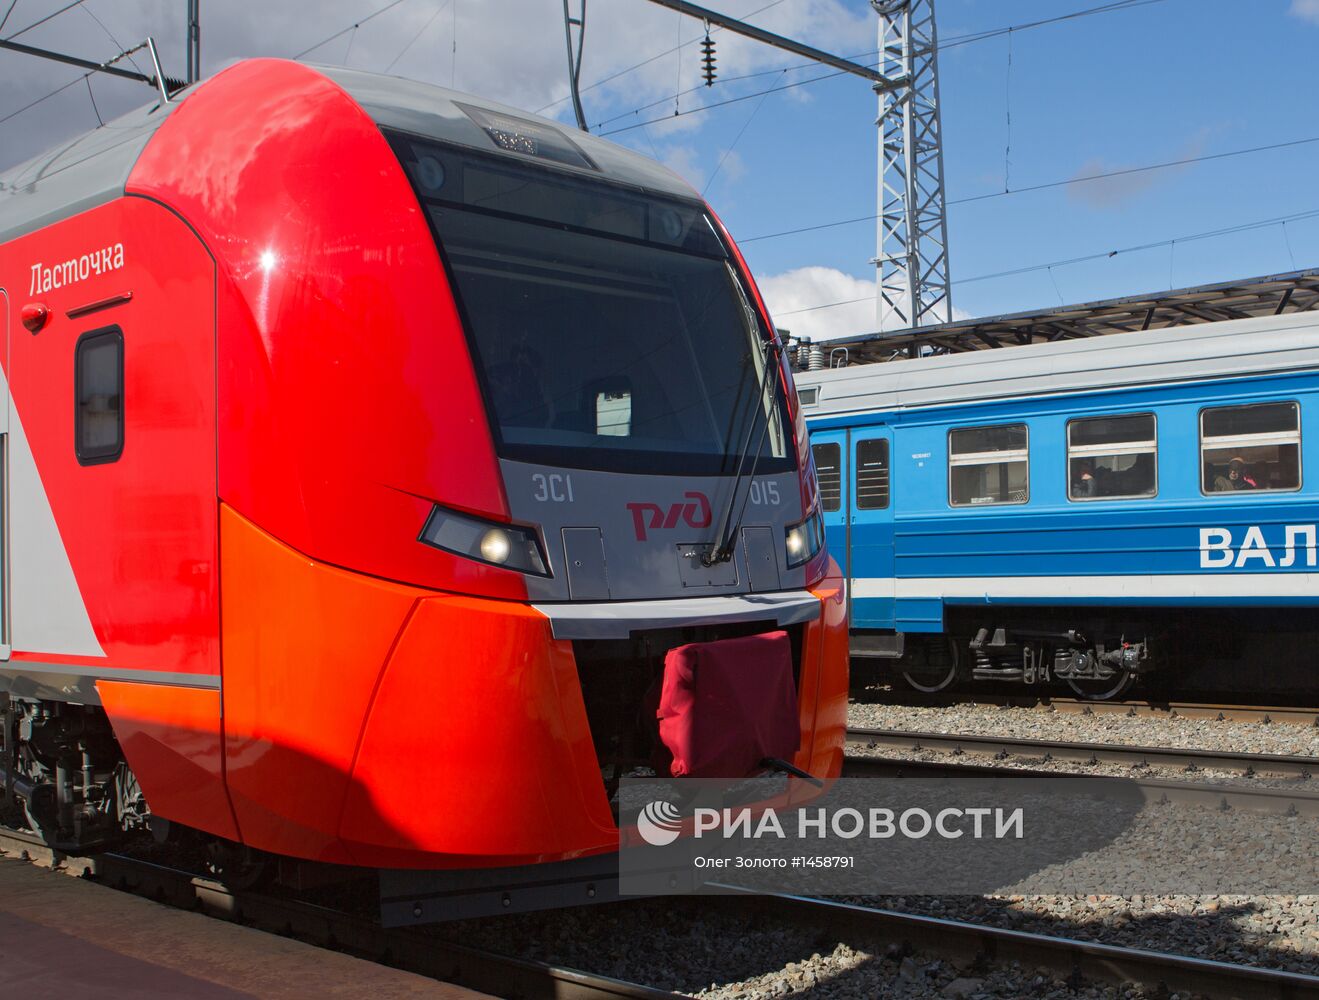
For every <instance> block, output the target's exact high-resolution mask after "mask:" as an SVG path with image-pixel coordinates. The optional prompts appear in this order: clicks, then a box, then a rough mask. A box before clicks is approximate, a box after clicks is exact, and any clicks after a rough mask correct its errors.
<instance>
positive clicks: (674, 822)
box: [637, 802, 682, 847]
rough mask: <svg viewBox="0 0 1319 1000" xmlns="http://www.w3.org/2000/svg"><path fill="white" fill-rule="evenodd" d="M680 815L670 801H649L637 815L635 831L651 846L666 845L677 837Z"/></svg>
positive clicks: (680, 825) (680, 820)
mask: <svg viewBox="0 0 1319 1000" xmlns="http://www.w3.org/2000/svg"><path fill="white" fill-rule="evenodd" d="M681 829H682V817H681V815H680V814H679V812H678V807H677V806H675V805H674V804H673V803H671V802H651V803H650V804H648V805H647V806H646V807H645V808H644V809H642V810H641V812H640V814H639V815H638V816H637V833H639V834H641V839H642V840H644V841H645V842H646V843H647V844H650V845H651V846H652V847H667V846H668V845H669V844H672V843H673V842H674V841H675V840H677V839H678V832H679V831H680V830H681Z"/></svg>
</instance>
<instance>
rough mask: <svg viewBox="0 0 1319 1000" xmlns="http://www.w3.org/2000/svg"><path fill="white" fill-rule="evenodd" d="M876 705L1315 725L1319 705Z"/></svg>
mask: <svg viewBox="0 0 1319 1000" xmlns="http://www.w3.org/2000/svg"><path fill="white" fill-rule="evenodd" d="M880 704H887V705H900V706H910V707H913V708H951V707H952V706H954V705H972V706H975V705H985V706H1000V707H1004V708H1033V709H1038V710H1040V711H1045V712H1068V713H1073V714H1079V715H1123V716H1127V717H1128V718H1133V719H1134V718H1139V717H1153V718H1165V719H1176V718H1184V719H1212V720H1214V721H1216V722H1264V723H1274V722H1278V723H1284V724H1287V725H1300V726H1314V727H1315V728H1319V708H1309V707H1304V706H1299V705H1227V704H1221V705H1220V704H1210V703H1207V702H1191V701H1163V700H1159V699H1148V700H1142V699H1128V700H1126V701H1085V700H1083V699H1081V698H1055V697H1052V696H1051V695H1046V694H1040V695H1020V694H1010V695H1003V694H984V693H981V692H974V693H972V692H967V693H965V694H961V695H950V694H935V695H928V696H927V695H921V694H920V693H918V692H915V691H910V692H908V691H901V692H893V694H892V695H891V697H890V698H888V699H886V700H885V701H883V702H880Z"/></svg>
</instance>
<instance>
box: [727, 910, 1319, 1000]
mask: <svg viewBox="0 0 1319 1000" xmlns="http://www.w3.org/2000/svg"><path fill="white" fill-rule="evenodd" d="M730 891H732V892H739V891H740V890H737V889H730ZM745 905H748V906H750V907H754V908H756V909H760V910H763V911H764V912H768V913H770V914H772V915H773V916H774V917H778V918H787V919H789V920H792V921H794V922H797V923H799V924H803V925H806V926H810V927H815V928H820V929H825V930H829V931H836V932H837V933H839V934H841V935H845V937H844V939H845V940H847V939H855V938H856V937H857V936H858V933H864V934H873V935H874V936H875V937H876V938H879V939H883V940H888V941H897V942H902V943H903V944H905V945H907V946H909V947H910V948H911V949H913V950H915V951H919V952H922V953H925V954H930V955H935V956H938V957H941V958H946V959H949V960H951V961H954V962H957V963H958V964H959V965H961V964H966V965H974V964H988V963H996V964H997V963H1008V962H1019V963H1020V964H1021V965H1022V966H1023V967H1024V968H1037V967H1039V966H1044V967H1046V968H1048V969H1049V970H1050V971H1052V972H1054V973H1055V974H1057V975H1059V976H1061V977H1062V978H1064V979H1066V980H1068V981H1069V982H1070V983H1073V984H1076V985H1080V984H1082V983H1084V982H1094V981H1098V982H1104V983H1113V984H1121V983H1124V982H1135V983H1141V984H1143V985H1145V986H1147V987H1152V988H1157V987H1159V986H1162V987H1163V988H1164V990H1166V991H1168V992H1179V993H1183V994H1184V993H1187V992H1193V993H1202V994H1207V995H1208V996H1213V997H1219V996H1223V997H1226V996H1230V997H1238V998H1243V1000H1244V998H1260V1000H1264V998H1275V1000H1276V998H1293V997H1315V996H1319V976H1308V975H1304V974H1301V973H1296V972H1285V971H1281V970H1277V969H1265V968H1259V967H1256V966H1247V965H1234V964H1232V963H1230V962H1218V961H1214V960H1211V959H1201V958H1191V957H1188V956H1185V955H1176V954H1168V953H1164V952H1156V951H1147V950H1144V949H1139V948H1126V947H1122V946H1120V945H1111V944H1100V943H1097V942H1092V941H1079V940H1076V939H1074V938H1066V937H1055V936H1052V935H1048V934H1038V933H1032V932H1028V931H1018V930H1011V929H1009V928H1002V927H992V926H986V925H984V924H973V923H966V922H963V921H960V920H948V919H944V918H940V917H928V916H921V915H919V914H913V913H901V912H897V911H894V910H882V909H874V908H871V907H865V906H856V905H852V904H849V903H843V902H838V901H836V900H827V899H816V898H812V897H803V896H788V895H764V896H755V897H752V898H751V899H750V900H749V901H748V902H747V903H746V904H745Z"/></svg>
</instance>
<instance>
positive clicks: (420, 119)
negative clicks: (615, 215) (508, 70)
mask: <svg viewBox="0 0 1319 1000" xmlns="http://www.w3.org/2000/svg"><path fill="white" fill-rule="evenodd" d="M312 68H314V69H316V70H317V71H318V72H320V73H323V74H325V75H326V76H327V77H329V78H330V79H331V80H333V81H334V82H335V83H337V84H338V85H339V86H340V87H342V88H343V89H344V90H345V91H347V92H348V94H349V96H351V97H352V98H353V100H355V101H356V102H357V103H358V104H359V105H361V107H362V108H363V109H364V110H365V111H366V113H367V114H369V115H370V116H371V117H372V118H373V119H374V120H375V121H376V123H377V124H379V125H382V126H385V127H387V128H394V129H399V130H401V131H405V132H412V133H414V134H416V135H422V136H427V137H429V138H432V139H441V140H445V141H448V142H456V143H461V144H463V145H467V146H472V147H474V148H477V149H480V150H483V151H485V152H488V153H497V154H498V153H500V152H501V150H499V149H498V147H496V146H495V145H494V144H493V143H492V142H491V139H490V137H489V135H487V134H486V132H485V131H484V130H483V129H482V128H481V127H480V126H478V125H477V124H476V123H475V122H474V121H472V119H471V118H470V117H469V116H468V115H467V114H466V113H465V112H464V111H463V110H462V109H461V108H460V107H459V104H460V103H461V104H464V105H466V106H468V107H471V108H476V109H478V110H480V111H486V112H494V113H496V114H500V115H506V116H510V117H513V118H519V119H522V120H523V121H531V122H534V123H535V124H536V125H537V126H539V127H541V128H543V129H547V130H550V131H552V132H555V133H557V134H558V135H560V136H563V137H565V138H567V139H568V140H569V141H570V142H571V143H573V144H575V145H576V146H577V147H578V148H579V149H581V150H582V151H583V152H584V153H586V155H587V156H588V157H590V159H591V160H592V161H593V162H594V163H595V166H596V167H598V168H599V169H598V170H583V171H582V172H583V173H588V174H591V175H593V176H599V177H603V178H606V179H608V180H612V181H614V182H616V183H622V184H629V185H632V186H635V187H638V188H641V189H644V190H647V191H652V192H655V193H658V194H665V195H671V196H676V197H679V198H684V199H688V200H693V199H697V198H699V197H700V196H699V195H698V194H697V193H696V192H695V191H694V190H692V188H691V186H690V185H688V184H687V182H686V181H684V180H683V179H682V178H681V177H679V176H678V175H677V174H675V173H674V172H673V171H671V170H669V169H668V168H667V167H663V166H661V165H660V164H658V163H656V162H655V161H653V160H650V159H647V158H646V157H644V156H641V155H640V154H638V153H634V152H632V151H631V150H628V149H624V148H623V147H622V146H618V145H615V144H614V143H612V142H609V141H607V140H605V139H600V138H598V137H596V136H593V135H589V134H587V133H585V132H581V131H579V130H577V129H575V128H571V127H569V126H565V125H563V124H561V123H559V122H556V121H552V120H550V119H548V118H540V117H537V116H536V115H534V114H531V113H529V112H526V111H521V110H518V109H517V108H510V107H508V106H506V105H502V104H496V103H494V102H493V101H486V100H483V99H481V98H479V97H473V96H471V95H470V94H463V93H459V92H458V91H455V90H449V89H447V88H444V87H436V86H432V85H431V84H428V83H418V82H417V81H415V80H404V79H402V78H400V77H396V76H382V75H380V74H378V73H365V72H362V71H360V70H351V69H343V68H341V67H337V66H313V67H312ZM205 85H206V81H202V83H201V84H200V86H205ZM191 92H192V91H191V89H189V90H185V91H183V92H182V93H181V94H179V95H178V96H177V97H176V98H175V100H174V102H173V103H171V104H169V105H167V106H162V105H161V104H160V103H159V102H158V101H156V102H152V103H150V104H147V105H145V106H143V107H141V108H138V109H137V110H135V111H130V112H129V113H128V114H126V115H124V116H123V117H121V118H119V119H116V120H115V121H112V122H108V123H106V124H105V125H104V126H102V127H101V128H97V129H94V130H92V131H91V132H87V133H84V134H83V135H81V136H78V137H77V138H74V139H70V140H67V141H66V142H64V143H61V144H60V145H59V146H57V147H56V148H54V149H51V150H47V151H46V152H44V153H42V154H41V155H39V156H36V157H34V158H32V159H31V160H28V161H27V162H26V163H22V164H19V165H18V166H16V167H12V168H10V169H9V170H7V171H5V172H3V173H0V242H4V241H6V240H11V239H15V238H16V237H19V236H22V235H24V234H25V233H30V232H33V231H35V230H37V229H40V228H42V227H43V226H46V225H49V224H50V223H52V222H56V221H58V220H60V219H63V218H67V217H69V216H71V215H75V214H77V213H78V212H82V211H85V210H87V209H89V208H94V207H95V206H97V205H101V204H104V203H105V202H107V201H111V200H113V199H114V198H118V197H119V196H121V195H122V194H123V193H124V186H125V185H126V184H127V182H128V177H129V174H130V173H131V172H132V169H133V165H134V164H135V163H136V162H137V158H138V157H139V156H140V155H141V153H142V150H143V149H145V148H146V145H147V142H149V141H150V139H151V136H152V135H153V134H155V131H156V129H158V128H160V126H161V123H162V122H164V120H165V119H166V118H167V117H168V116H169V114H170V113H171V112H172V111H173V110H174V109H175V108H177V107H178V106H179V105H180V104H182V103H183V102H185V101H187V99H188V97H189V95H190V93H191ZM504 155H508V156H514V157H516V156H518V155H519V154H517V153H506V154H504ZM568 169H573V168H568Z"/></svg>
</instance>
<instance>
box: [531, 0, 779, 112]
mask: <svg viewBox="0 0 1319 1000" xmlns="http://www.w3.org/2000/svg"><path fill="white" fill-rule="evenodd" d="M783 2H784V0H773V2H772V3H767V4H765V6H763V7H757V8H756V9H755V10H753V11H751V12H749V13H747V14H743V15H742V19H743V20H744V21H745V20H747V19H748V18H752V17H755V16H756V15H757V14H762V13H764V12H765V11H767V10H769V9H770V8H771V7H777V6H778V5H779V4H781V3H783ZM714 30H715V31H720V30H722V29H720V28H718V27H716V28H715V29H714ZM700 40H701V36H699V35H698V36H697V37H696V38H691V39H688V40H687V41H685V42H684V41H683V40H682V15H681V14H679V15H678V44H677V45H675V46H673V48H671V49H665V50H664V51H663V52H657V53H655V55H653V56H650V57H648V58H646V59H643V60H642V61H641V62H639V63H636V64H635V65H633V66H628V67H627V68H626V69H620V70H618V71H617V72H615V73H610V74H609V75H608V76H606V77H603V78H602V79H599V80H596V81H595V83H593V84H591V85H590V86H587V87H583V88H582V93H583V94H584V93H586V92H587V91H588V90H595V89H596V88H597V87H603V86H604V85H605V84H606V83H611V82H612V81H614V80H617V79H618V78H619V77H620V76H627V74H629V73H634V72H636V71H637V70H639V69H643V68H645V67H646V66H649V65H650V64H651V63H653V62H658V61H659V60H660V59H663V58H664V57H665V56H671V55H673V53H675V52H677V53H679V54H681V52H682V50H683V49H685V48H686V47H687V46H689V45H695V44H696V43H697V42H699V41H700ZM679 65H681V63H680V64H679ZM571 99H572V98H571V95H570V96H568V97H560V98H559V99H558V100H554V101H550V103H549V104H543V105H541V106H540V107H539V108H537V109H536V114H538V115H539V114H544V113H545V112H546V111H548V110H549V109H550V108H553V107H557V106H558V105H560V104H563V103H564V102H565V101H568V100H571ZM665 100H668V98H667V97H666V98H665Z"/></svg>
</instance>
